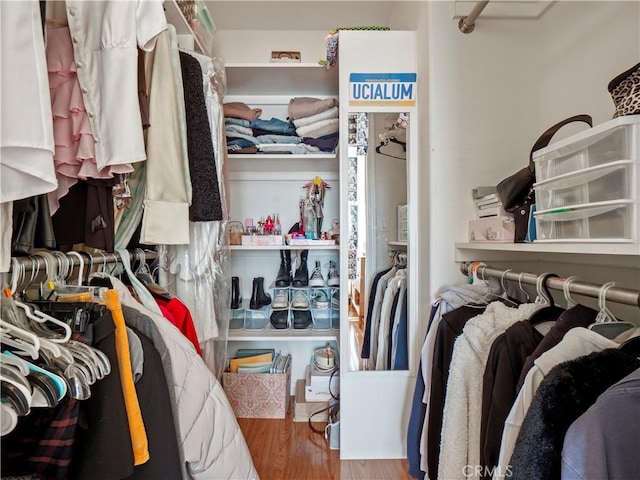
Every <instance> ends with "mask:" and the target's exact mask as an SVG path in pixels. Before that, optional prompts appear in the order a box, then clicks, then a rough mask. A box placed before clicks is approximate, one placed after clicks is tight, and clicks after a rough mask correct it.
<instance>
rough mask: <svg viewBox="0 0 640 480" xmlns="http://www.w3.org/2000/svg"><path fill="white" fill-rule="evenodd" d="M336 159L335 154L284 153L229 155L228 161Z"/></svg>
mask: <svg viewBox="0 0 640 480" xmlns="http://www.w3.org/2000/svg"><path fill="white" fill-rule="evenodd" d="M336 157H337V154H336V153H305V154H302V155H295V154H286V153H230V154H229V158H230V159H243V160H249V159H258V158H263V159H267V160H268V159H274V158H278V159H280V158H282V159H291V160H294V159H319V158H328V159H335V158H336Z"/></svg>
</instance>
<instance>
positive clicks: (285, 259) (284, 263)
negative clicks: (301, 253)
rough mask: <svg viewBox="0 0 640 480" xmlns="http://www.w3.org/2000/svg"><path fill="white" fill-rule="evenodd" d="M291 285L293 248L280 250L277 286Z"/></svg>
mask: <svg viewBox="0 0 640 480" xmlns="http://www.w3.org/2000/svg"><path fill="white" fill-rule="evenodd" d="M289 285H291V250H280V270H278V276H277V277H276V287H288V286H289Z"/></svg>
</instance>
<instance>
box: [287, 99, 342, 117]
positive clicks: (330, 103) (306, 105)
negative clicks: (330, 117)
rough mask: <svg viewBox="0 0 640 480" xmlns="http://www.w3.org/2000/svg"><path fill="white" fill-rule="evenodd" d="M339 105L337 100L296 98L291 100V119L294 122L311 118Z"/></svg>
mask: <svg viewBox="0 0 640 480" xmlns="http://www.w3.org/2000/svg"><path fill="white" fill-rule="evenodd" d="M337 105H338V100H336V99H335V98H325V99H320V98H313V97H294V98H292V99H291V100H289V119H290V120H291V121H294V120H297V119H299V118H303V117H310V116H312V115H316V114H318V113H320V112H324V111H325V110H329V109H330V108H333V107H336V106H337Z"/></svg>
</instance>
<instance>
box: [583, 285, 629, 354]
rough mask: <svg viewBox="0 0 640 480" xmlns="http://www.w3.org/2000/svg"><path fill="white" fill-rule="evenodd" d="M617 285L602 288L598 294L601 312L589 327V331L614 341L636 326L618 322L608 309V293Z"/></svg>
mask: <svg viewBox="0 0 640 480" xmlns="http://www.w3.org/2000/svg"><path fill="white" fill-rule="evenodd" d="M615 285H616V282H607V283H605V284H604V285H603V286H602V287H601V288H600V291H599V292H598V308H599V309H600V311H599V312H598V315H596V320H595V322H594V323H592V324H591V325H589V327H588V328H589V330H593V331H594V332H596V333H599V334H600V335H602V336H603V337H606V338H609V339H614V338H616V337H617V336H618V335H620V334H621V333H622V332H625V331H627V330H629V329H630V328H634V327H635V326H636V325H634V324H633V323H630V322H622V321H620V320H618V319H617V318H616V317H615V315H614V314H613V313H611V310H609V308H608V307H607V301H606V296H607V291H608V290H609V289H610V288H611V287H613V286H615ZM628 348H631V347H628Z"/></svg>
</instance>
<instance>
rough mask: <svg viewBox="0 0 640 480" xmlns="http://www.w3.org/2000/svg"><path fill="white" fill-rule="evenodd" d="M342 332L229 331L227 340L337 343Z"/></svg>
mask: <svg viewBox="0 0 640 480" xmlns="http://www.w3.org/2000/svg"><path fill="white" fill-rule="evenodd" d="M339 335H340V331H338V330H301V331H295V330H291V329H287V330H271V329H269V328H265V329H264V330H259V331H256V330H254V331H249V330H229V335H228V337H227V340H228V341H230V342H233V341H285V342H304V341H309V340H312V341H317V340H321V341H329V342H330V341H333V342H337V341H338V337H339Z"/></svg>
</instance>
